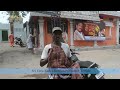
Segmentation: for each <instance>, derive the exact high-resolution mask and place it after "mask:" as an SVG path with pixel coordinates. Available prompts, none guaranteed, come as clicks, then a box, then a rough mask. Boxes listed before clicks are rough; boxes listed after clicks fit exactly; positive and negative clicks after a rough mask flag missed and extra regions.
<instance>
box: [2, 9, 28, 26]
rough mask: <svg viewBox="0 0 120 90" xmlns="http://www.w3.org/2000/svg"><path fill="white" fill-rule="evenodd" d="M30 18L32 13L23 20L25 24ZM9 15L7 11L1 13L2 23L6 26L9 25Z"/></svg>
mask: <svg viewBox="0 0 120 90" xmlns="http://www.w3.org/2000/svg"><path fill="white" fill-rule="evenodd" d="M29 16H30V13H28V14H27V15H26V17H25V18H23V23H25V22H26V21H29ZM8 17H9V16H8V15H7V13H6V12H5V11H0V23H5V24H8V23H9V21H8Z"/></svg>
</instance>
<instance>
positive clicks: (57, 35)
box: [53, 30, 62, 42]
mask: <svg viewBox="0 0 120 90" xmlns="http://www.w3.org/2000/svg"><path fill="white" fill-rule="evenodd" d="M61 38H62V32H61V31H59V30H56V31H54V33H53V40H54V41H55V42H60V40H61Z"/></svg>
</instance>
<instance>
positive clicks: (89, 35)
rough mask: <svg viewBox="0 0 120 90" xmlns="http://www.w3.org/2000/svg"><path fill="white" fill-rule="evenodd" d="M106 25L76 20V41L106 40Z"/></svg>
mask: <svg viewBox="0 0 120 90" xmlns="http://www.w3.org/2000/svg"><path fill="white" fill-rule="evenodd" d="M105 39H106V37H105V23H104V22H103V21H101V22H99V23H93V22H88V21H80V20H75V22H74V40H88V41H90V40H93V41H94V40H97V41H103V40H105Z"/></svg>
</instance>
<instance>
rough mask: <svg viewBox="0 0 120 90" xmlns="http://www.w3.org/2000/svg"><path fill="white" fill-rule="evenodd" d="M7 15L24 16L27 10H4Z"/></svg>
mask: <svg viewBox="0 0 120 90" xmlns="http://www.w3.org/2000/svg"><path fill="white" fill-rule="evenodd" d="M6 12H7V14H8V15H9V16H18V17H25V16H26V15H27V13H28V11H6Z"/></svg>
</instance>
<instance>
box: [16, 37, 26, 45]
mask: <svg viewBox="0 0 120 90" xmlns="http://www.w3.org/2000/svg"><path fill="white" fill-rule="evenodd" d="M15 44H16V45H20V47H25V45H24V43H23V41H22V39H21V38H18V37H15Z"/></svg>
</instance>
